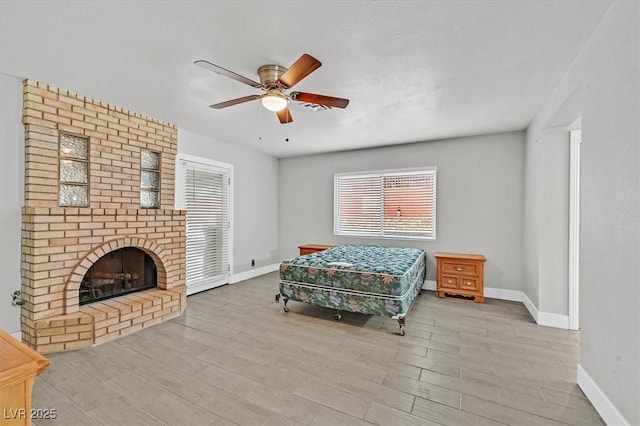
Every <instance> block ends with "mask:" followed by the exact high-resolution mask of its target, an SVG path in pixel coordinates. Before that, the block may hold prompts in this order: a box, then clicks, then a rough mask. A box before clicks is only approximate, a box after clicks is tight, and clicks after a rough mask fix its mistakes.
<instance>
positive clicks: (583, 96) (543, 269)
mask: <svg viewBox="0 0 640 426" xmlns="http://www.w3.org/2000/svg"><path fill="white" fill-rule="evenodd" d="M639 21H640V3H638V2H623V1H618V2H614V3H613V4H612V5H611V7H610V8H609V10H608V11H607V13H606V14H605V16H604V18H603V20H602V22H601V24H600V25H599V27H598V28H597V29H596V31H595V32H594V34H593V35H592V37H591V39H590V40H589V41H588V42H587V44H586V45H585V46H584V48H583V50H582V51H581V53H580V55H579V56H578V57H577V58H576V60H575V61H574V62H573V64H572V65H571V67H570V68H569V70H568V71H567V73H566V74H565V75H564V77H563V78H562V80H561V81H560V82H559V83H558V84H557V85H556V87H555V89H554V90H553V92H552V93H551V95H550V97H549V99H548V100H547V102H546V103H545V105H544V106H543V108H541V110H540V111H539V112H538V114H537V116H536V118H535V119H534V120H533V122H532V123H531V125H530V126H529V128H528V130H527V141H526V143H527V154H529V153H530V152H534V155H527V170H528V172H527V179H528V180H529V179H530V181H528V182H527V184H526V188H527V194H526V200H527V201H526V205H527V210H528V209H529V208H533V209H535V211H537V218H534V219H533V220H531V221H529V220H527V221H526V226H527V228H526V232H525V251H529V252H535V251H538V252H539V253H540V256H539V258H537V259H536V258H535V257H532V258H528V257H525V259H526V262H527V264H526V267H525V271H526V273H527V277H526V278H525V280H526V282H527V286H526V289H525V291H526V292H527V294H528V296H529V298H530V299H531V300H534V298H536V295H535V294H530V293H529V292H537V293H538V296H539V303H540V305H542V304H547V305H549V306H551V305H552V303H551V301H550V300H551V299H552V298H554V297H556V295H557V294H558V288H557V286H556V283H557V281H558V280H562V279H564V278H563V277H560V276H559V275H560V273H561V270H560V269H561V268H556V265H555V262H556V261H555V260H554V259H552V256H551V254H549V253H550V252H549V251H548V247H547V244H548V243H549V242H552V241H553V240H554V239H556V237H555V234H557V233H558V232H560V233H562V234H564V232H565V229H564V226H559V227H556V226H554V229H547V228H545V227H543V226H537V229H538V230H539V233H540V234H539V236H537V237H536V236H535V235H534V233H535V229H536V225H537V224H542V223H543V221H544V220H547V219H548V217H549V216H548V215H546V214H545V213H546V212H551V211H557V212H561V211H563V210H564V208H563V207H562V206H560V205H559V203H561V201H560V198H561V197H560V192H563V191H564V186H565V184H566V182H565V179H564V177H563V175H564V174H565V165H564V160H563V162H557V161H555V160H556V159H554V158H552V155H548V154H553V153H554V152H555V151H556V150H562V151H564V149H565V148H564V144H565V141H568V136H567V137H566V138H565V137H564V135H563V133H565V132H566V127H557V126H558V125H559V117H564V124H566V125H569V124H570V122H571V121H572V120H574V119H576V118H578V117H582V148H581V226H580V230H581V233H580V238H581V240H580V256H581V260H580V325H581V329H582V332H581V341H582V349H581V356H580V365H579V367H578V371H579V375H578V384H579V385H580V386H581V388H582V389H583V390H584V391H585V393H586V394H587V396H588V397H589V399H590V400H591V401H592V403H593V404H594V406H595V407H596V409H598V411H599V412H600V414H601V416H602V417H603V419H604V420H605V421H606V422H607V423H608V424H611V425H613V424H615V425H618V424H632V425H638V424H640V404H639V403H638V402H639V401H640V367H639V366H640V124H639V120H640V118H639V117H640V98H639V97H640V53H639V52H640V22H639ZM560 121H562V120H560ZM562 155H564V154H562ZM532 171H533V172H532ZM546 172H550V173H552V174H553V176H550V177H549V178H548V179H547V178H546V177H544V176H542V175H543V174H544V173H546ZM554 183H557V185H558V189H554V188H555V187H554ZM560 187H562V189H560ZM562 203H563V201H562ZM548 209H551V210H548ZM566 232H567V233H568V230H567V231H566ZM551 253H552V252H551ZM535 262H537V264H536V263H535ZM536 271H538V276H536V274H535V272H536ZM555 274H557V275H558V277H557V278H558V279H557V280H556V279H555V277H554V275H555ZM562 274H564V272H562ZM563 291H564V289H563ZM554 309H557V308H556V307H554Z"/></svg>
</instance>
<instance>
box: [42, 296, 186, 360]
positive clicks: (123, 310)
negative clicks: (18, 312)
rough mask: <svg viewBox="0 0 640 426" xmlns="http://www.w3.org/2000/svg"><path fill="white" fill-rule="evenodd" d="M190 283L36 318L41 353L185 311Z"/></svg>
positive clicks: (118, 333) (124, 331)
mask: <svg viewBox="0 0 640 426" xmlns="http://www.w3.org/2000/svg"><path fill="white" fill-rule="evenodd" d="M186 301H187V289H186V286H184V285H183V286H177V287H172V288H171V289H169V290H163V289H160V288H154V289H151V290H145V291H141V292H138V293H132V294H127V295H124V296H120V297H117V298H113V299H108V300H104V301H101V302H96V303H91V304H88V305H84V306H81V307H80V310H79V311H78V312H74V313H72V314H67V315H56V316H53V317H49V318H44V319H41V320H37V321H36V322H35V334H36V338H35V342H32V343H33V344H32V345H31V346H32V347H33V348H34V349H35V350H36V351H38V352H41V353H49V352H60V351H65V350H74V349H80V348H84V347H88V346H92V345H97V344H100V343H104V342H106V341H109V340H112V339H115V338H118V337H120V336H124V335H126V334H129V333H132V332H134V331H137V330H140V329H142V328H146V327H150V326H152V325H155V324H159V323H161V322H163V321H167V320H169V319H171V318H175V317H178V316H180V315H182V313H183V312H184V309H185V307H186Z"/></svg>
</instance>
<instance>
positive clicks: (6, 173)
mask: <svg viewBox="0 0 640 426" xmlns="http://www.w3.org/2000/svg"><path fill="white" fill-rule="evenodd" d="M22 206H24V127H23V126H22V79H19V78H15V77H11V76H8V75H5V74H0V328H2V329H3V330H5V331H6V332H8V333H17V332H19V331H20V307H19V306H11V293H13V292H14V291H15V290H20V287H21V272H20V257H21V256H20V252H21V244H22V243H21V235H20V229H21V227H22V225H21V224H22V216H21V208H22Z"/></svg>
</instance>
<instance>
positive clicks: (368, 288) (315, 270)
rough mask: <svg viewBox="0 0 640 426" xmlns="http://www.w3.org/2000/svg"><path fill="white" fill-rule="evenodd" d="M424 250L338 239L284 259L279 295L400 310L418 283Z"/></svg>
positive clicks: (382, 311)
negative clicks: (330, 245)
mask: <svg viewBox="0 0 640 426" xmlns="http://www.w3.org/2000/svg"><path fill="white" fill-rule="evenodd" d="M425 273H426V255H425V253H424V250H421V249H415V248H397V247H384V246H362V245H342V246H338V247H334V248H331V249H328V250H325V251H322V252H316V253H311V254H308V255H304V256H298V257H294V258H290V259H286V260H284V261H283V262H282V263H281V264H280V294H281V295H282V296H284V297H285V299H292V300H297V301H300V302H305V303H310V304H313V305H318V306H324V307H329V308H334V309H338V310H346V311H351V312H360V313H365V314H372V315H383V316H395V315H405V314H406V313H407V312H408V310H409V308H410V307H411V305H412V304H413V301H414V299H415V297H416V295H417V294H418V292H419V291H420V289H421V287H422V282H423V280H424V277H425Z"/></svg>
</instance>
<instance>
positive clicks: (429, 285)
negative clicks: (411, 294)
mask: <svg viewBox="0 0 640 426" xmlns="http://www.w3.org/2000/svg"><path fill="white" fill-rule="evenodd" d="M422 290H433V291H436V282H435V281H430V280H424V282H423V283H422Z"/></svg>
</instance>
